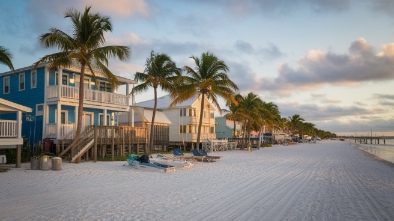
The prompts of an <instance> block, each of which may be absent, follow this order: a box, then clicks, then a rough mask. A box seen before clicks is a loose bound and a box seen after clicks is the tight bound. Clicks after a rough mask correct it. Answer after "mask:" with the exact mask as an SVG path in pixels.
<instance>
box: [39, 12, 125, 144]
mask: <svg viewBox="0 0 394 221" xmlns="http://www.w3.org/2000/svg"><path fill="white" fill-rule="evenodd" d="M90 8H91V7H86V8H85V11H84V12H83V13H81V12H78V11H76V10H74V9H70V10H68V11H67V12H66V13H65V18H70V19H71V21H72V35H68V34H67V33H65V32H63V31H61V30H59V29H57V28H51V29H50V30H49V32H48V33H45V34H43V35H41V36H40V38H39V41H40V43H41V45H42V46H43V47H45V48H52V47H55V48H58V49H59V50H60V51H59V52H57V53H54V54H50V55H46V56H44V57H42V58H41V59H40V60H39V61H37V62H36V63H35V65H34V68H37V67H38V65H40V64H42V63H48V65H49V68H50V69H52V68H63V67H70V66H72V65H79V66H80V68H81V71H80V81H79V82H81V83H80V85H79V106H78V124H77V131H76V139H78V138H79V136H80V133H81V129H82V114H83V100H84V84H83V82H84V76H85V70H86V69H88V70H90V72H91V73H92V75H93V76H94V78H95V80H96V75H95V71H99V72H100V73H102V74H104V75H105V76H106V77H107V78H108V81H109V82H110V83H111V86H112V87H116V86H118V85H119V82H118V80H117V78H116V77H115V76H114V75H113V74H112V72H111V71H110V70H109V69H108V59H109V58H117V59H119V60H122V61H126V60H127V59H128V58H129V57H130V49H129V47H126V46H105V38H104V33H105V32H107V31H112V24H111V22H110V19H109V17H104V16H101V15H100V14H98V13H90ZM96 85H97V80H96Z"/></svg>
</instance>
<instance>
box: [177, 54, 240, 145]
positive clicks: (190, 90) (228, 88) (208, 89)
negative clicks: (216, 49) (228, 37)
mask: <svg viewBox="0 0 394 221" xmlns="http://www.w3.org/2000/svg"><path fill="white" fill-rule="evenodd" d="M191 58H192V59H193V60H194V62H195V65H196V66H195V68H191V67H189V66H185V67H184V69H185V70H186V74H187V75H186V76H183V81H182V84H180V85H179V86H178V87H177V91H176V92H175V93H173V94H172V98H173V99H174V100H173V102H172V103H171V104H170V107H171V106H174V105H176V104H179V103H181V102H183V101H186V100H188V99H190V98H192V97H194V96H198V97H201V108H200V120H199V124H198V132H197V149H198V148H199V146H200V138H201V126H202V120H203V112H204V106H205V104H204V103H205V99H204V97H206V98H207V99H208V100H210V101H211V102H212V104H213V105H214V106H215V107H217V109H218V111H219V112H220V114H221V112H222V111H221V108H220V105H219V101H218V98H219V97H222V98H224V99H225V100H226V102H227V101H233V102H235V103H236V101H235V100H234V91H235V90H238V87H237V85H236V84H235V83H234V82H232V81H231V80H230V79H229V78H228V76H227V72H228V70H229V69H228V67H227V65H226V63H225V62H224V61H222V60H220V59H219V58H217V57H216V56H215V55H213V54H212V53H210V52H205V53H202V54H201V57H194V56H192V57H191ZM192 148H193V147H192Z"/></svg>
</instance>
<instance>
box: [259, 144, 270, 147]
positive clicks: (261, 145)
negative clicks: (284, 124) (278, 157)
mask: <svg viewBox="0 0 394 221" xmlns="http://www.w3.org/2000/svg"><path fill="white" fill-rule="evenodd" d="M260 147H272V144H270V143H262V144H260Z"/></svg>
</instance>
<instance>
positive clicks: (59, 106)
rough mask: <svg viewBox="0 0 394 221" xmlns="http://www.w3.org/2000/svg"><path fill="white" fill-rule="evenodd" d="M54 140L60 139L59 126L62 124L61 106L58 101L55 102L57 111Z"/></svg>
mask: <svg viewBox="0 0 394 221" xmlns="http://www.w3.org/2000/svg"><path fill="white" fill-rule="evenodd" d="M56 114H57V116H56V135H57V136H56V139H60V137H61V136H60V135H61V134H60V125H61V124H62V120H61V119H62V118H61V115H62V105H61V104H60V101H58V102H57V110H56Z"/></svg>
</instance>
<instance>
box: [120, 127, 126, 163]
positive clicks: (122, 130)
mask: <svg viewBox="0 0 394 221" xmlns="http://www.w3.org/2000/svg"><path fill="white" fill-rule="evenodd" d="M120 131H121V133H120V134H121V135H122V137H121V139H122V151H121V152H120V154H121V156H122V157H123V156H124V154H125V153H124V129H123V128H120Z"/></svg>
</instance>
